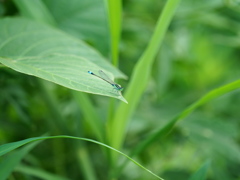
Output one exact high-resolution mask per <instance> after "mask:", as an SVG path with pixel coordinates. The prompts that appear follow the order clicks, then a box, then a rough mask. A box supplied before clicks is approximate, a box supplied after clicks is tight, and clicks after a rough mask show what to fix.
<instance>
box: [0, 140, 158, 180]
mask: <svg viewBox="0 0 240 180" xmlns="http://www.w3.org/2000/svg"><path fill="white" fill-rule="evenodd" d="M54 138H70V139H77V140H83V141H88V142H92V143H95V144H98V145H101V146H104V147H106V148H108V149H111V150H113V151H115V152H117V153H119V154H121V155H123V156H125V157H126V158H128V159H129V160H130V161H132V162H133V163H135V164H136V165H138V166H139V167H141V168H142V169H144V170H145V171H147V172H149V173H150V174H152V175H153V176H154V177H156V178H158V179H161V180H163V179H162V178H161V177H159V176H158V175H156V174H154V173H153V172H152V171H150V170H148V169H147V168H145V167H144V166H142V165H141V164H139V163H138V162H137V161H135V160H133V159H132V158H130V157H129V156H128V155H126V154H124V153H123V152H121V151H119V150H117V149H114V148H112V147H111V146H108V145H106V144H103V143H101V142H98V141H95V140H92V139H88V138H81V137H74V136H45V137H35V138H29V139H25V140H22V141H17V142H12V143H8V144H4V145H1V146H0V156H2V155H4V154H6V153H8V152H10V151H12V150H14V149H16V148H18V147H21V146H23V145H25V144H28V143H31V142H34V141H39V140H45V139H54Z"/></svg>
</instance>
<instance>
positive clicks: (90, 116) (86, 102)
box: [72, 91, 104, 142]
mask: <svg viewBox="0 0 240 180" xmlns="http://www.w3.org/2000/svg"><path fill="white" fill-rule="evenodd" d="M72 93H73V95H74V98H75V100H76V102H77V103H78V105H79V108H80V109H81V111H82V113H83V116H84V118H85V121H86V122H87V123H88V124H89V125H90V127H91V129H92V131H93V132H94V134H95V135H96V137H97V139H98V140H100V141H101V142H104V136H103V124H101V120H100V118H99V116H97V113H96V110H95V109H94V107H93V105H92V103H91V102H90V99H89V98H88V96H87V94H84V93H82V92H77V91H72Z"/></svg>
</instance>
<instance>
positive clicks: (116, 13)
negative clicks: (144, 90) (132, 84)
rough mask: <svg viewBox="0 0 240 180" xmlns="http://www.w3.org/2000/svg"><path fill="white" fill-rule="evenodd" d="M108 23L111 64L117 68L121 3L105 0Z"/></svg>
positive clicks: (119, 1)
mask: <svg viewBox="0 0 240 180" xmlns="http://www.w3.org/2000/svg"><path fill="white" fill-rule="evenodd" d="M107 3H108V21H109V27H110V32H111V51H112V62H113V65H114V66H118V54H119V40H120V36H121V22H122V2H121V0H107Z"/></svg>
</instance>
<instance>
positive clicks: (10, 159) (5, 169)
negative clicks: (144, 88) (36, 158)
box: [0, 142, 40, 180]
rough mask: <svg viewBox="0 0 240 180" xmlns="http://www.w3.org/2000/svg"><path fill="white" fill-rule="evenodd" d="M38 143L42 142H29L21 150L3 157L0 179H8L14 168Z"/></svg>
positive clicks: (0, 163) (0, 165)
mask: <svg viewBox="0 0 240 180" xmlns="http://www.w3.org/2000/svg"><path fill="white" fill-rule="evenodd" d="M38 143H40V142H34V143H32V144H29V145H27V146H26V147H24V148H22V149H21V150H18V151H16V152H13V153H11V154H9V155H8V156H6V157H3V159H2V160H1V162H0V167H1V168H0V180H5V179H7V178H8V177H9V175H10V174H11V173H12V171H13V170H14V168H15V167H16V166H17V165H18V164H19V163H20V161H21V160H22V159H23V157H24V156H25V155H26V154H27V153H28V152H29V151H30V150H31V149H33V148H34V147H35V146H36V145H37V144H38Z"/></svg>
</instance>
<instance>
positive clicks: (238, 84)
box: [132, 80, 240, 155]
mask: <svg viewBox="0 0 240 180" xmlns="http://www.w3.org/2000/svg"><path fill="white" fill-rule="evenodd" d="M237 89H240V80H237V81H234V82H232V83H229V84H227V85H225V86H222V87H220V88H217V89H214V90H212V91H210V92H209V93H207V94H206V95H204V96H203V97H202V98H200V99H199V100H198V101H196V102H195V103H193V104H192V105H190V106H189V107H187V108H186V109H185V110H184V111H182V112H181V113H180V114H178V115H177V116H176V117H175V118H173V119H172V120H170V121H169V122H168V123H167V124H166V125H165V126H163V127H160V128H159V129H158V130H154V132H155V133H152V134H151V135H149V137H148V138H147V139H145V140H144V141H142V143H141V144H139V145H138V146H137V147H136V149H135V150H134V152H133V153H132V155H136V154H139V153H140V152H141V151H142V150H144V149H145V148H146V147H147V146H149V145H150V144H151V143H153V142H155V141H156V140H157V139H158V140H159V138H163V137H165V136H166V135H167V134H168V133H169V132H170V131H171V129H172V128H173V127H174V125H175V124H176V123H177V122H178V121H180V120H182V119H184V118H185V117H187V116H188V115H189V114H190V113H192V112H193V111H194V110H195V109H196V108H198V107H199V106H201V105H203V104H205V103H207V102H209V101H211V100H213V99H215V98H218V97H220V96H222V95H224V94H226V93H229V92H231V91H234V90H237Z"/></svg>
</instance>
